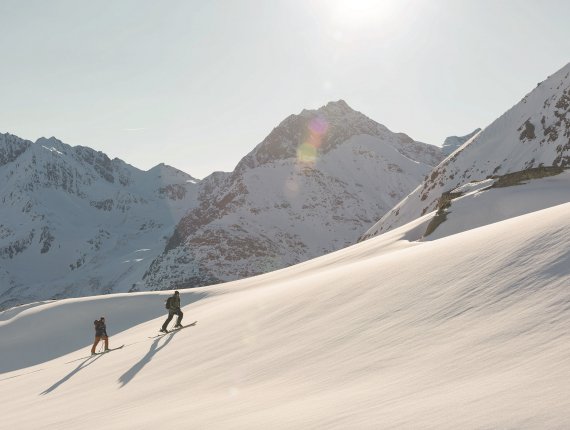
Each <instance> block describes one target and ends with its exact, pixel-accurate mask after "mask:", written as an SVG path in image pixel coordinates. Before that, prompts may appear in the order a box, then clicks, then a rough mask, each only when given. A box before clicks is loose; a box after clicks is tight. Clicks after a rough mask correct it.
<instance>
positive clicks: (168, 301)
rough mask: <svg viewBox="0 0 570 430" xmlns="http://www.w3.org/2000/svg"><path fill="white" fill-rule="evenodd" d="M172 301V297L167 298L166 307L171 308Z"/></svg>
mask: <svg viewBox="0 0 570 430" xmlns="http://www.w3.org/2000/svg"><path fill="white" fill-rule="evenodd" d="M170 302H172V297H169V298H168V299H166V309H170Z"/></svg>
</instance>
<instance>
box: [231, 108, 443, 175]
mask: <svg viewBox="0 0 570 430" xmlns="http://www.w3.org/2000/svg"><path fill="white" fill-rule="evenodd" d="M359 135H368V136H375V137H377V138H379V139H381V140H385V141H389V142H391V145H392V146H394V147H395V148H396V149H397V150H398V151H399V152H401V153H402V154H403V155H406V156H408V157H409V158H411V159H417V157H423V158H422V161H425V162H427V163H428V164H432V165H433V164H436V163H435V161H438V162H439V160H440V158H438V157H439V156H440V150H439V149H436V148H435V147H431V146H430V145H426V144H423V143H421V144H419V143H418V142H415V141H414V140H413V139H411V138H410V137H409V136H407V135H405V134H404V133H393V132H391V131H390V130H389V129H388V128H387V127H385V126H384V125H382V124H379V123H377V122H376V121H374V120H372V119H370V118H368V117H367V116H366V115H364V114H362V113H361V112H358V111H355V110H353V109H352V108H351V107H350V106H349V105H348V104H347V103H346V102H345V101H344V100H339V101H336V102H329V103H327V104H326V105H325V106H322V107H320V108H319V109H316V110H307V109H304V110H303V111H302V112H301V113H300V114H298V115H290V116H289V117H287V118H286V119H285V120H283V121H282V122H281V123H280V124H279V125H278V126H277V127H276V128H274V129H273V130H272V131H271V133H270V134H269V135H268V136H267V137H266V138H265V139H264V140H263V141H262V142H261V143H260V144H259V145H258V146H257V147H256V148H255V149H254V150H253V151H252V152H251V153H250V154H249V155H248V156H246V157H245V158H244V159H243V160H242V161H241V162H240V163H239V164H238V168H237V170H238V171H241V170H242V169H244V168H253V167H256V166H261V165H264V164H267V163H271V162H274V161H277V160H287V159H297V160H299V161H300V162H301V163H304V164H312V163H313V162H314V161H318V159H319V157H321V156H322V155H324V154H326V153H327V152H329V151H331V150H333V149H335V148H336V147H337V146H339V145H341V144H343V143H344V142H347V141H348V140H349V139H350V138H351V137H353V136H359ZM418 144H419V146H418ZM305 161H308V163H306V162H305Z"/></svg>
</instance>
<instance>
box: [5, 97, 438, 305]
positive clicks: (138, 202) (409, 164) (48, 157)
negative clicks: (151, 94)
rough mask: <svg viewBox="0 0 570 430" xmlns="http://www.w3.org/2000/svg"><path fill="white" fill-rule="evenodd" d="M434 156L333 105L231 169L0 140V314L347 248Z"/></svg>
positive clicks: (192, 282) (213, 278)
mask: <svg viewBox="0 0 570 430" xmlns="http://www.w3.org/2000/svg"><path fill="white" fill-rule="evenodd" d="M442 159H443V156H442V154H441V150H440V149H439V148H437V147H435V146H432V145H427V144H424V143H421V142H416V141H414V140H413V139H411V138H410V137H408V136H407V135H405V134H403V133H393V132H391V131H390V130H388V129H387V128H386V127H384V126H383V125H381V124H379V123H377V122H375V121H373V120H371V119H370V118H368V117H366V116H365V115H363V114H361V113H360V112H357V111H354V110H353V109H351V108H350V107H349V106H348V104H346V102H344V101H342V100H341V101H338V102H331V103H329V104H327V105H326V106H323V107H322V108H320V109H318V110H304V111H303V112H301V113H300V114H299V115H291V116H289V117H288V118H286V119H285V120H284V121H283V122H282V123H281V124H280V125H279V126H278V127H276V128H275V129H274V130H273V131H272V132H271V133H270V134H269V136H267V138H265V139H264V140H263V141H262V142H261V143H260V144H259V145H257V147H255V148H254V150H253V151H252V152H251V153H249V154H248V155H246V156H245V157H244V158H243V159H242V160H241V161H240V163H239V164H238V165H237V167H236V169H235V170H234V171H233V172H229V173H226V172H215V173H213V174H212V175H210V176H208V177H207V178H205V179H204V180H201V181H200V180H197V179H195V178H193V177H192V176H190V175H188V174H186V173H184V172H181V171H179V170H177V169H175V168H172V167H169V166H165V165H163V164H160V165H157V166H156V167H154V168H153V169H151V170H149V171H146V172H145V171H141V170H139V169H137V168H135V167H133V166H130V165H129V164H127V163H125V162H124V161H122V160H119V159H113V160H111V159H109V157H108V156H107V155H105V154H104V153H102V152H99V151H95V150H93V149H90V148H87V147H82V146H75V147H72V146H70V145H67V144H65V143H63V142H61V141H59V140H58V139H56V138H50V139H45V138H41V139H38V140H37V141H36V142H31V141H28V140H24V139H20V138H18V137H16V136H13V135H10V134H1V135H0V183H1V184H2V185H1V186H0V199H1V201H2V207H1V208H0V261H1V262H2V264H1V266H0V267H1V269H0V308H5V307H9V306H13V305H15V304H18V303H27V302H32V301H37V300H45V299H57V298H63V297H78V296H85V295H93V294H107V293H112V292H128V291H144V290H149V289H150V290H159V289H168V288H184V287H196V286H201V285H207V284H211V283H217V282H221V281H229V280H235V279H239V278H242V277H246V276H251V275H256V274H260V273H264V272H267V271H270V270H275V269H279V268H282V267H286V266H289V265H292V264H295V263H299V262H301V261H305V260H307V259H310V258H314V257H317V256H320V255H323V254H325V253H328V252H331V251H335V250H337V249H340V248H342V247H345V246H347V245H350V244H352V243H354V241H355V240H356V239H357V238H358V237H359V236H360V235H361V234H362V233H363V231H365V230H366V229H367V228H368V227H370V226H371V225H372V224H373V223H374V222H375V221H376V220H377V219H378V218H379V217H381V216H382V215H383V214H384V213H385V212H386V211H387V210H389V209H390V208H391V207H392V206H394V205H395V204H396V203H397V202H398V201H399V200H400V199H401V198H402V197H403V196H405V195H406V194H407V193H409V192H410V191H411V190H412V189H413V188H414V187H415V186H416V185H417V184H418V183H419V182H420V181H421V179H422V178H423V177H424V176H425V175H426V174H428V173H429V172H430V171H431V169H432V168H433V166H435V165H436V164H438V163H439V162H440V161H441V160H442Z"/></svg>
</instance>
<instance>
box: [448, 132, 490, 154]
mask: <svg viewBox="0 0 570 430" xmlns="http://www.w3.org/2000/svg"><path fill="white" fill-rule="evenodd" d="M480 131H481V129H480V128H476V129H475V130H473V131H472V132H471V133H469V134H466V135H465V136H449V137H447V138H446V139H445V141H444V142H443V146H442V147H441V152H443V155H445V156H446V157H447V156H448V155H449V154H451V153H452V152H453V151H455V150H456V149H458V148H459V147H460V146H461V145H463V144H464V143H465V142H467V141H468V140H469V139H471V138H473V136H475V135H476V134H477V133H479V132H480Z"/></svg>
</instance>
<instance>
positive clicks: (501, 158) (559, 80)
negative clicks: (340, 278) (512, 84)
mask: <svg viewBox="0 0 570 430" xmlns="http://www.w3.org/2000/svg"><path fill="white" fill-rule="evenodd" d="M569 164H570V64H567V65H566V66H564V67H563V68H562V69H560V70H559V71H558V72H556V73H555V74H553V75H552V76H550V77H549V78H548V79H546V80H545V81H544V82H542V83H540V84H539V85H538V86H537V87H536V88H535V89H534V90H533V91H531V92H530V93H529V94H528V95H527V96H525V97H524V98H523V99H522V101H521V102H520V103H518V104H517V105H515V106H514V107H513V108H511V109H510V110H509V111H507V112H506V113H505V114H503V115H502V116H501V117H500V118H498V119H497V120H496V121H494V122H493V123H492V124H491V125H489V126H488V127H487V128H485V129H484V130H483V131H482V132H481V133H479V134H478V135H477V136H476V137H474V138H473V139H471V140H470V141H468V142H467V143H466V144H465V145H464V146H462V147H461V148H459V149H458V150H457V151H455V152H454V153H453V154H451V155H450V156H449V157H448V158H446V159H445V160H444V161H443V162H442V163H441V164H440V165H439V166H438V167H437V168H436V169H434V170H433V172H431V173H430V175H429V177H427V178H426V180H425V181H424V182H423V183H422V184H421V185H420V186H419V187H417V188H416V189H415V190H414V191H413V192H412V193H411V194H409V195H408V196H407V197H406V198H405V199H404V200H402V201H401V202H400V203H399V204H398V205H396V206H395V207H394V208H393V209H392V210H390V211H389V212H388V213H387V214H386V215H384V216H383V217H382V218H381V219H380V221H379V222H378V223H377V224H376V225H374V227H372V228H371V229H370V230H369V231H368V232H367V233H366V234H365V235H364V236H363V238H369V237H372V236H375V235H377V234H381V233H382V232H386V231H388V230H390V229H393V228H395V227H398V226H401V225H404V224H406V223H407V222H409V221H411V220H413V219H415V218H417V217H420V216H422V215H423V214H426V213H429V212H431V211H433V210H434V209H435V207H436V205H437V202H438V199H439V198H440V196H441V195H442V193H444V192H448V191H451V190H453V189H454V188H457V187H459V186H461V185H464V184H466V183H468V182H471V181H474V180H482V179H486V178H488V177H490V176H493V175H504V174H506V173H511V172H517V171H522V170H525V169H529V168H537V167H540V166H560V167H565V166H567V165H569Z"/></svg>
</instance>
